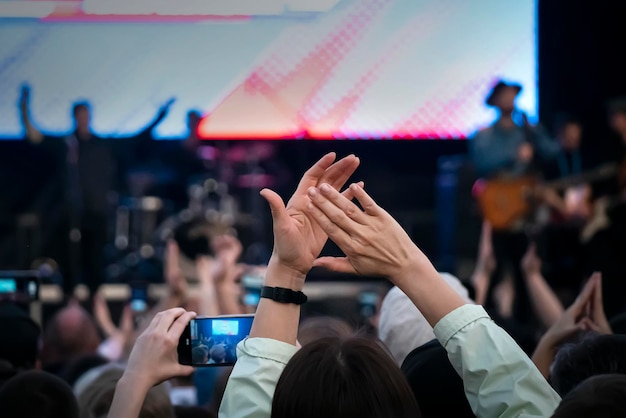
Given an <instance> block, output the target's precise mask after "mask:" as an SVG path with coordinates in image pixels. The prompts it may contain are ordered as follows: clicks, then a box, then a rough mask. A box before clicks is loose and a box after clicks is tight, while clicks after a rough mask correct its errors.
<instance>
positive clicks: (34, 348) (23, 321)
mask: <svg viewBox="0 0 626 418" xmlns="http://www.w3.org/2000/svg"><path fill="white" fill-rule="evenodd" d="M0 335H2V336H3V341H2V344H0V360H3V361H5V362H6V363H9V364H10V365H11V367H12V368H13V369H14V370H15V371H19V370H28V369H33V368H35V367H37V362H38V359H39V341H40V336H41V330H40V328H39V325H37V324H36V323H35V321H33V320H32V319H31V318H30V316H29V315H28V314H27V313H26V312H25V311H24V310H22V309H20V308H19V307H17V306H15V305H14V304H12V303H9V302H0Z"/></svg>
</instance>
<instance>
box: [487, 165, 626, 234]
mask: <svg viewBox="0 0 626 418" xmlns="http://www.w3.org/2000/svg"><path fill="white" fill-rule="evenodd" d="M618 171H619V166H618V165H616V164H606V165H603V166H600V167H598V168H597V169H594V170H591V171H587V172H585V173H582V174H577V175H574V176H569V177H565V178H562V179H558V180H554V181H551V182H547V183H541V182H540V181H539V180H538V178H537V177H535V176H522V177H517V178H511V179H505V178H502V179H494V180H479V181H478V182H480V184H481V185H480V186H479V187H476V188H477V189H479V190H480V191H479V192H478V193H477V199H478V204H479V206H480V210H481V212H482V215H483V218H484V219H485V220H486V221H487V222H489V223H490V224H491V227H492V228H493V229H494V230H506V229H511V228H512V227H513V226H514V225H515V224H516V223H517V222H519V221H520V220H524V219H526V218H528V216H530V215H531V214H532V212H533V210H534V208H535V206H536V205H537V203H538V201H539V200H540V199H538V194H539V193H538V192H539V190H541V189H545V188H550V189H553V190H564V189H567V188H568V187H572V186H574V185H577V184H581V183H589V182H594V181H598V180H603V179H607V178H610V177H612V176H614V175H616V174H617V173H618Z"/></svg>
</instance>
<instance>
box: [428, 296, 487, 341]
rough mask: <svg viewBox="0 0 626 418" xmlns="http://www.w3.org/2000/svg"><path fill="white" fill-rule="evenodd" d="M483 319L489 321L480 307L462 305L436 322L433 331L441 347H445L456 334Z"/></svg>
mask: <svg viewBox="0 0 626 418" xmlns="http://www.w3.org/2000/svg"><path fill="white" fill-rule="evenodd" d="M483 318H485V319H489V320H491V317H490V316H489V315H488V314H487V312H486V311H485V309H484V308H483V307H482V306H480V305H463V306H461V307H458V308H456V309H455V310H453V311H452V312H450V313H449V314H448V315H446V316H444V317H443V318H442V319H441V320H440V321H439V322H437V324H436V325H435V328H433V331H434V332H435V336H436V337H437V339H438V340H439V342H440V343H441V345H443V346H444V347H445V346H446V345H447V344H448V341H450V339H451V338H452V337H454V335H455V334H456V333H458V332H459V331H461V330H462V329H463V328H465V327H466V326H468V325H469V324H471V323H472V322H476V321H478V320H479V319H483Z"/></svg>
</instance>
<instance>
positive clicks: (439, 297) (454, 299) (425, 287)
mask: <svg viewBox="0 0 626 418" xmlns="http://www.w3.org/2000/svg"><path fill="white" fill-rule="evenodd" d="M418 252H419V250H417V249H416V252H415V256H414V257H413V261H412V262H411V263H408V265H410V266H412V267H408V268H405V269H403V270H404V272H402V273H401V274H400V275H399V277H396V278H391V279H392V281H393V282H394V284H396V285H397V286H398V287H399V288H400V289H401V290H402V291H403V292H404V293H405V294H406V295H407V296H408V297H409V299H411V301H412V302H413V304H414V305H415V306H416V307H417V308H418V309H419V310H420V312H421V313H422V314H423V315H424V317H425V318H426V320H427V321H428V323H429V324H430V325H431V326H432V327H434V326H435V325H436V324H437V323H438V322H439V321H440V320H441V319H442V318H443V317H445V316H446V315H447V314H449V313H450V312H452V311H454V310H455V309H456V308H458V307H460V306H463V305H465V301H464V300H463V298H461V297H460V296H459V295H458V293H456V292H455V291H454V289H452V288H451V287H450V286H449V285H448V284H447V283H446V282H445V280H443V279H442V278H441V276H440V274H439V273H438V272H437V270H436V269H435V267H434V266H433V265H432V264H431V263H430V261H429V260H428V259H427V258H426V257H425V256H424V255H423V254H421V253H418Z"/></svg>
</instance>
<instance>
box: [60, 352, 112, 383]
mask: <svg viewBox="0 0 626 418" xmlns="http://www.w3.org/2000/svg"><path fill="white" fill-rule="evenodd" d="M108 363H109V360H107V359H106V358H104V357H102V356H101V355H99V354H87V355H84V356H81V357H78V358H76V359H74V360H72V361H70V362H69V363H68V365H67V366H66V367H65V369H63V371H62V372H61V377H62V378H63V380H65V381H66V382H67V383H68V384H69V385H70V386H74V384H75V383H76V382H77V381H78V379H80V377H81V376H83V375H84V374H85V373H87V372H88V371H90V370H92V369H95V368H97V367H100V366H104V365H105V364H108Z"/></svg>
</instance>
